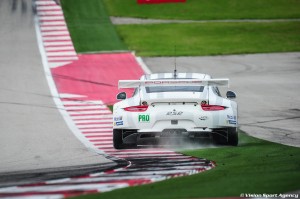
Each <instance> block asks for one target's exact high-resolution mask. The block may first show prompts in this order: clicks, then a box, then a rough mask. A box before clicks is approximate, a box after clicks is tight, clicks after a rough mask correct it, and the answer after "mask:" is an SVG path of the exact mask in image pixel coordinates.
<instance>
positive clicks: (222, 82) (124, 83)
mask: <svg viewBox="0 0 300 199" xmlns="http://www.w3.org/2000/svg"><path fill="white" fill-rule="evenodd" d="M140 86H146V87H153V86H228V87H229V79H170V80H166V79H163V80H119V88H138V87H140Z"/></svg>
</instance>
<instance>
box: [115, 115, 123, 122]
mask: <svg viewBox="0 0 300 199" xmlns="http://www.w3.org/2000/svg"><path fill="white" fill-rule="evenodd" d="M121 120H123V117H122V116H117V117H114V121H121Z"/></svg>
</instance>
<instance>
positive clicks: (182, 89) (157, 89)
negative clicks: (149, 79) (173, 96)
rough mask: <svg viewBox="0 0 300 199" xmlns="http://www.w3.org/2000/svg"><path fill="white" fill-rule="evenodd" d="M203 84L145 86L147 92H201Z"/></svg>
mask: <svg viewBox="0 0 300 199" xmlns="http://www.w3.org/2000/svg"><path fill="white" fill-rule="evenodd" d="M203 89H204V86H153V87H146V92H147V93H161V92H203Z"/></svg>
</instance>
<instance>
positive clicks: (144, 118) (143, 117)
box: [138, 114, 150, 122]
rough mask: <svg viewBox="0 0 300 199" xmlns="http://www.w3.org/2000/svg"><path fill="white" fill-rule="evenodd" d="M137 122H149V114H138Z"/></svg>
mask: <svg viewBox="0 0 300 199" xmlns="http://www.w3.org/2000/svg"><path fill="white" fill-rule="evenodd" d="M138 121H139V122H150V115H149V114H139V116H138Z"/></svg>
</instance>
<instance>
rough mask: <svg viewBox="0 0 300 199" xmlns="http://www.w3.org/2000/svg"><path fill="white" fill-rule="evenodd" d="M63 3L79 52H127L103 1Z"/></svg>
mask: <svg viewBox="0 0 300 199" xmlns="http://www.w3.org/2000/svg"><path fill="white" fill-rule="evenodd" d="M61 3H62V7H63V10H64V15H65V19H66V21H67V25H68V28H69V31H70V33H71V37H72V41H73V43H74V46H75V49H76V51H77V52H79V53H82V52H95V51H120V50H127V47H126V46H125V45H124V43H123V42H122V41H121V40H120V38H119V36H118V35H117V33H116V30H115V28H114V26H113V25H112V24H111V22H110V20H109V17H108V15H107V12H106V9H105V7H104V4H103V2H102V0H88V1H85V0H62V1H61Z"/></svg>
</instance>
